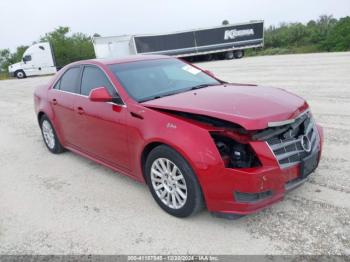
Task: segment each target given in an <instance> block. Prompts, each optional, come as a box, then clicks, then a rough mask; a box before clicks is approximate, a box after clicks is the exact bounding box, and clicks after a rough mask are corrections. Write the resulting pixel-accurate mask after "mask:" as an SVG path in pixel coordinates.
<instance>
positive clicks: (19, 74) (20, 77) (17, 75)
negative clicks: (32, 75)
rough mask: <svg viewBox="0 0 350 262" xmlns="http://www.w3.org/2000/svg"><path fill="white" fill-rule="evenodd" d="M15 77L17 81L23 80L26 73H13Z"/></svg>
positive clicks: (20, 71) (21, 71)
mask: <svg viewBox="0 0 350 262" xmlns="http://www.w3.org/2000/svg"><path fill="white" fill-rule="evenodd" d="M15 76H16V77H17V78H18V79H23V78H26V77H27V76H26V73H24V71H23V70H19V71H17V72H16V73H15Z"/></svg>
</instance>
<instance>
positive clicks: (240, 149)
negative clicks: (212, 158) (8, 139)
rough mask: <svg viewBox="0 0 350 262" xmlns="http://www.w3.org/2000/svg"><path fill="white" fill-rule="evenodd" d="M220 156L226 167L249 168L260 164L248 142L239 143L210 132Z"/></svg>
mask: <svg viewBox="0 0 350 262" xmlns="http://www.w3.org/2000/svg"><path fill="white" fill-rule="evenodd" d="M211 135H212V138H213V140H214V142H215V145H216V147H217V149H218V151H219V153H220V155H221V158H222V160H223V162H224V164H225V167H227V168H249V167H257V166H261V163H260V161H259V159H258V158H257V156H256V154H255V152H254V151H253V149H252V148H251V146H250V145H249V144H242V143H239V142H237V141H235V140H233V139H231V138H229V137H226V136H221V135H217V134H211Z"/></svg>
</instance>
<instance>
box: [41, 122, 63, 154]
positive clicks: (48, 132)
mask: <svg viewBox="0 0 350 262" xmlns="http://www.w3.org/2000/svg"><path fill="white" fill-rule="evenodd" d="M40 128H41V134H42V136H43V139H44V143H45V145H46V147H47V149H49V150H50V152H51V153H54V154H59V153H62V152H64V151H65V149H64V147H63V146H62V144H61V143H60V141H59V140H58V137H57V134H56V131H55V129H54V128H53V125H52V123H51V121H50V120H49V118H48V117H47V116H46V115H43V116H42V117H41V119H40Z"/></svg>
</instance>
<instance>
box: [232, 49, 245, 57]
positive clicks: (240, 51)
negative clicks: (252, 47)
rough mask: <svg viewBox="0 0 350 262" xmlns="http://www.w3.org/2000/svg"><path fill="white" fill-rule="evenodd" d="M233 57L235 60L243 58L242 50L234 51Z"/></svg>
mask: <svg viewBox="0 0 350 262" xmlns="http://www.w3.org/2000/svg"><path fill="white" fill-rule="evenodd" d="M233 55H234V57H235V58H236V59H241V58H242V57H243V56H244V50H236V51H234V53H233Z"/></svg>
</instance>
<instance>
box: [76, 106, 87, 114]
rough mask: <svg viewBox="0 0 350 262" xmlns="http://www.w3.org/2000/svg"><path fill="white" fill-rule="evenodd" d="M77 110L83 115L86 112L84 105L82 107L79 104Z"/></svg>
mask: <svg viewBox="0 0 350 262" xmlns="http://www.w3.org/2000/svg"><path fill="white" fill-rule="evenodd" d="M77 111H78V114H79V115H82V114H84V113H85V112H84V109H83V108H82V107H80V106H78V108H77Z"/></svg>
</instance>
